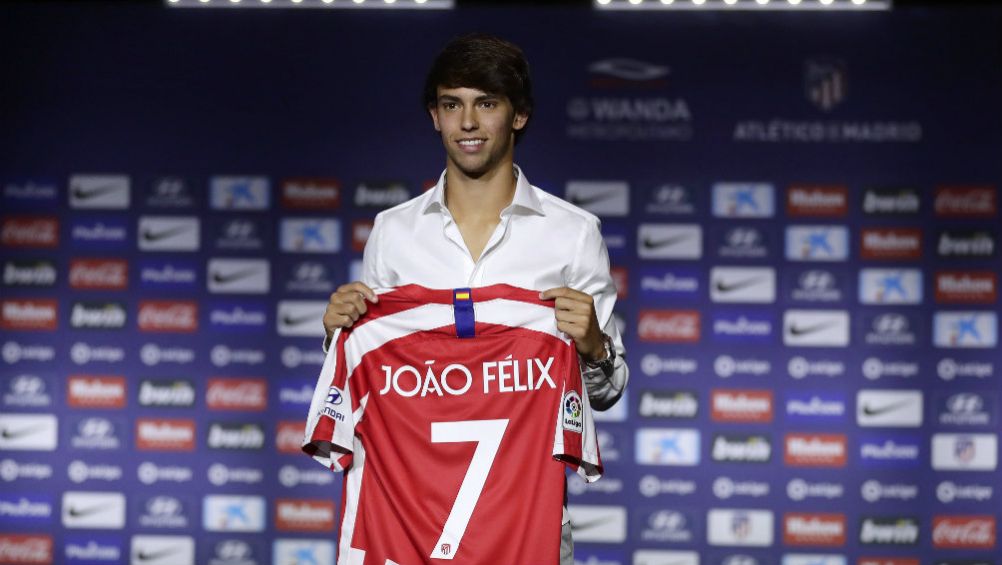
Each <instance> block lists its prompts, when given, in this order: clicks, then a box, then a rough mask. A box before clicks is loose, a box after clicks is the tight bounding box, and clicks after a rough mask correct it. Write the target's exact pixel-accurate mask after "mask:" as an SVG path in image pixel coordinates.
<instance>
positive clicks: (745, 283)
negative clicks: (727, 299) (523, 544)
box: [717, 277, 765, 293]
mask: <svg viewBox="0 0 1002 565" xmlns="http://www.w3.org/2000/svg"><path fill="white" fill-rule="evenodd" d="M764 278H765V277H749V278H747V279H744V280H740V281H737V282H732V283H727V282H724V281H722V280H718V281H717V290H718V291H719V292H725V293H726V292H733V291H735V290H741V289H742V288H747V287H749V286H754V285H756V284H758V283H759V282H760V281H762V280H763V279H764Z"/></svg>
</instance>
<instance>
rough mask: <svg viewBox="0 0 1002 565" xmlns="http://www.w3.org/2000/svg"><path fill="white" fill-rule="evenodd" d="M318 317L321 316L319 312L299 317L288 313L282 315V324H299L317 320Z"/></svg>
mask: <svg viewBox="0 0 1002 565" xmlns="http://www.w3.org/2000/svg"><path fill="white" fill-rule="evenodd" d="M318 317H319V316H318V315H317V314H307V315H306V316H299V317H298V318H296V317H293V316H290V315H286V316H283V317H282V324H284V325H286V326H298V325H300V324H305V323H306V322H309V321H312V320H316V319H317V318H318Z"/></svg>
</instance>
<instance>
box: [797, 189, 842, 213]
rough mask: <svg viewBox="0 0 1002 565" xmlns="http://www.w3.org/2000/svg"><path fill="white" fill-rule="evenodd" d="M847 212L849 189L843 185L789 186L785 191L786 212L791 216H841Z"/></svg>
mask: <svg viewBox="0 0 1002 565" xmlns="http://www.w3.org/2000/svg"><path fill="white" fill-rule="evenodd" d="M848 212H849V189H848V188H846V187H844V186H813V185H800V186H791V187H790V188H789V189H788V190H787V192H786V214H787V215H788V216H791V217H802V216H811V217H828V218H833V217H835V218H838V217H843V216H845V215H846V214H847V213H848Z"/></svg>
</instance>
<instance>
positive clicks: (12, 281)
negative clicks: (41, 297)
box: [3, 259, 56, 287]
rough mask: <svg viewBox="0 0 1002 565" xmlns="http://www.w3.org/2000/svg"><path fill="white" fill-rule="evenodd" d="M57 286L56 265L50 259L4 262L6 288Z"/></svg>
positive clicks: (4, 283)
mask: <svg viewBox="0 0 1002 565" xmlns="http://www.w3.org/2000/svg"><path fill="white" fill-rule="evenodd" d="M55 284H56V263H55V262H54V261H50V260H48V259H28V260H18V259H14V260H10V261H4V264H3V285H4V286H31V287H50V286H54V285H55Z"/></svg>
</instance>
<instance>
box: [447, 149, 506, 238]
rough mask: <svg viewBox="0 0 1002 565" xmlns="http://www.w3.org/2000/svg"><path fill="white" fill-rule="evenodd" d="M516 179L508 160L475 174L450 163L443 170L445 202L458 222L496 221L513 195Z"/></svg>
mask: <svg viewBox="0 0 1002 565" xmlns="http://www.w3.org/2000/svg"><path fill="white" fill-rule="evenodd" d="M515 183H516V176H515V168H514V167H513V166H512V165H511V163H509V164H507V165H503V166H500V167H497V168H495V169H494V170H492V171H490V172H488V173H486V174H484V175H482V176H480V177H476V178H473V177H469V176H467V175H465V174H463V173H462V172H461V171H459V170H458V168H457V167H454V166H452V164H451V163H450V164H449V166H447V167H446V173H445V205H446V207H447V208H448V209H449V213H451V214H452V217H453V218H455V220H456V222H458V223H463V222H464V221H466V220H469V221H473V222H479V221H492V220H493V221H497V219H498V218H499V217H500V216H501V210H504V209H505V208H506V207H508V206H509V205H510V204H511V202H512V200H513V199H514V197H515Z"/></svg>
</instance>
